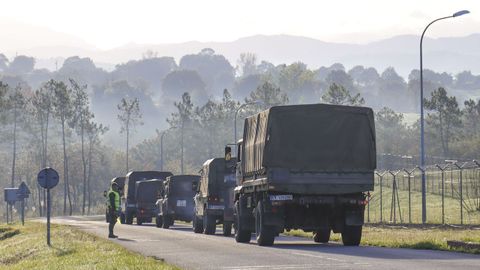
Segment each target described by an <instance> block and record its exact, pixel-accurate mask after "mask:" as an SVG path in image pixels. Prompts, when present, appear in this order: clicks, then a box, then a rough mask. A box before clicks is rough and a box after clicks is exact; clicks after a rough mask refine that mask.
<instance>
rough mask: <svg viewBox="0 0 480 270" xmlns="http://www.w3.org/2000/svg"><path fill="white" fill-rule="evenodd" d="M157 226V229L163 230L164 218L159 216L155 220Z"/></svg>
mask: <svg viewBox="0 0 480 270" xmlns="http://www.w3.org/2000/svg"><path fill="white" fill-rule="evenodd" d="M155 225H156V226H157V228H161V227H162V225H163V218H162V216H160V215H158V216H157V217H156V218H155Z"/></svg>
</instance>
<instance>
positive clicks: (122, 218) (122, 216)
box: [120, 213, 125, 224]
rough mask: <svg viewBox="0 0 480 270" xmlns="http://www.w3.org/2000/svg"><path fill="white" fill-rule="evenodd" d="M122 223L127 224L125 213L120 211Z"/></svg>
mask: <svg viewBox="0 0 480 270" xmlns="http://www.w3.org/2000/svg"><path fill="white" fill-rule="evenodd" d="M120 224H125V214H124V213H120Z"/></svg>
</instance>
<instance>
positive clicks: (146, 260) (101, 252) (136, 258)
mask: <svg viewBox="0 0 480 270" xmlns="http://www.w3.org/2000/svg"><path fill="white" fill-rule="evenodd" d="M51 228H52V231H51V233H52V238H51V241H52V247H48V246H47V244H46V235H45V234H46V228H45V224H42V223H37V222H27V223H25V226H21V225H19V224H13V225H0V269H1V270H3V269H12V270H15V269H19V270H20V269H160V270H170V269H172V270H173V269H175V270H176V269H179V268H177V267H175V266H172V265H168V264H166V263H164V262H163V261H161V260H156V259H155V258H150V257H144V256H142V255H140V254H136V253H133V252H130V251H128V250H127V249H125V248H123V247H121V246H120V245H117V244H115V243H113V242H111V241H108V240H105V239H101V238H99V237H97V236H94V235H91V234H88V233H85V232H82V231H79V230H76V229H74V228H73V227H70V226H62V225H56V224H52V227H51Z"/></svg>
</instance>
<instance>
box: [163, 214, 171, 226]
mask: <svg viewBox="0 0 480 270" xmlns="http://www.w3.org/2000/svg"><path fill="white" fill-rule="evenodd" d="M162 228H164V229H168V228H170V216H167V215H165V216H163V225H162Z"/></svg>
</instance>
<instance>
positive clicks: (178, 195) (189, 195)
mask: <svg viewBox="0 0 480 270" xmlns="http://www.w3.org/2000/svg"><path fill="white" fill-rule="evenodd" d="M199 180H200V176H198V175H174V176H169V177H167V180H165V182H164V189H163V194H162V197H161V198H160V199H158V200H157V209H158V213H157V217H156V225H157V227H163V228H165V229H168V228H169V227H170V226H172V225H173V224H174V221H175V220H181V221H185V222H191V221H192V220H193V214H194V210H193V209H194V201H193V196H195V191H194V189H193V187H196V186H197V185H198V181H199Z"/></svg>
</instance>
